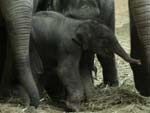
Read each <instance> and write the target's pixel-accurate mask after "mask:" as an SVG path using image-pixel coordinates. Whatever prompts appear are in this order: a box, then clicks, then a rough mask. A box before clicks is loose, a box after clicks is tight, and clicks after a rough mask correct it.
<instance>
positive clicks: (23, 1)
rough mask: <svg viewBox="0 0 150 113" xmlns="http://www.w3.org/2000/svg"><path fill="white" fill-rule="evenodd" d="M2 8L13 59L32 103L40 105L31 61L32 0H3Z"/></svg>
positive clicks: (0, 6)
mask: <svg viewBox="0 0 150 113" xmlns="http://www.w3.org/2000/svg"><path fill="white" fill-rule="evenodd" d="M0 8H1V11H2V15H3V17H4V19H5V22H6V24H7V31H8V35H9V38H8V40H10V43H11V48H12V52H13V60H14V62H15V65H16V68H17V71H18V73H19V76H18V77H19V80H20V82H21V84H22V85H23V87H24V89H25V90H26V91H27V93H28V94H29V97H30V99H31V105H33V106H36V107H37V106H38V104H39V93H38V89H37V87H36V84H35V81H34V79H33V76H32V73H31V68H30V63H29V35H30V31H31V19H32V8H33V1H32V0H1V1H0Z"/></svg>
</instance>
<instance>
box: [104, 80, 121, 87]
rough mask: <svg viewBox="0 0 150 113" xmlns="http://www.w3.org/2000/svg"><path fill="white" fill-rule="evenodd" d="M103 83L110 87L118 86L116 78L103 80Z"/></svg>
mask: <svg viewBox="0 0 150 113" xmlns="http://www.w3.org/2000/svg"><path fill="white" fill-rule="evenodd" d="M104 84H105V85H108V86H110V87H117V86H119V81H118V80H112V81H104Z"/></svg>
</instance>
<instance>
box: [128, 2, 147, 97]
mask: <svg viewBox="0 0 150 113" xmlns="http://www.w3.org/2000/svg"><path fill="white" fill-rule="evenodd" d="M129 10H130V21H131V22H130V25H131V56H132V57H133V58H138V59H140V60H141V62H142V65H140V66H138V65H133V64H131V67H132V70H133V74H134V80H135V86H136V88H137V90H138V91H139V92H140V93H141V94H142V95H144V96H150V0H129Z"/></svg>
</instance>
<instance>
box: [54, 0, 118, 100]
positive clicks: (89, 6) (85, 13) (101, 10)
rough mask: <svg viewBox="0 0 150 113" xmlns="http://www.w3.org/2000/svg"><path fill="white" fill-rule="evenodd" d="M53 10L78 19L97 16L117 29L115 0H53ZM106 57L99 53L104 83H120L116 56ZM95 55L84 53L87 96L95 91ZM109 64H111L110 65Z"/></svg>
mask: <svg viewBox="0 0 150 113" xmlns="http://www.w3.org/2000/svg"><path fill="white" fill-rule="evenodd" d="M52 1H53V7H52V8H53V10H55V11H58V12H60V13H63V14H64V15H66V16H68V17H72V18H78V19H89V18H90V19H91V18H97V19H101V20H103V21H104V24H105V25H107V26H108V27H109V28H110V29H111V30H112V31H115V20H114V18H115V16H114V0H52ZM111 56H112V57H110V58H106V57H103V56H100V55H98V59H99V61H100V63H101V65H102V68H103V78H104V84H108V85H110V86H117V85H118V78H117V70H116V65H115V56H114V54H111ZM91 59H94V55H93V54H91V53H90V52H89V51H85V52H84V53H83V55H82V60H81V64H82V65H81V68H83V71H82V72H81V75H82V79H83V81H84V82H83V83H84V86H85V90H86V94H87V96H88V97H89V96H91V94H92V93H93V89H94V86H93V83H92V82H93V81H92V73H91V70H92V68H93V61H92V60H91ZM108 64H109V65H108Z"/></svg>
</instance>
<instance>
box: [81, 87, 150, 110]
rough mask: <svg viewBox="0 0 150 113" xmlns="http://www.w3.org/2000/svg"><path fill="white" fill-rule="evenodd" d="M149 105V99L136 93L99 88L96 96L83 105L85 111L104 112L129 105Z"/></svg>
mask: <svg viewBox="0 0 150 113" xmlns="http://www.w3.org/2000/svg"><path fill="white" fill-rule="evenodd" d="M133 104H135V105H136V104H137V105H145V106H146V105H148V104H150V102H148V99H147V98H145V97H142V96H140V95H139V94H137V93H136V92H132V91H129V90H127V89H124V88H103V89H100V88H97V89H96V91H95V92H94V96H93V97H92V98H90V100H89V101H88V102H87V103H83V104H82V105H81V106H82V109H83V110H84V111H86V110H87V111H102V110H105V109H110V108H113V107H115V106H117V107H118V108H119V106H127V105H133Z"/></svg>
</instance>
